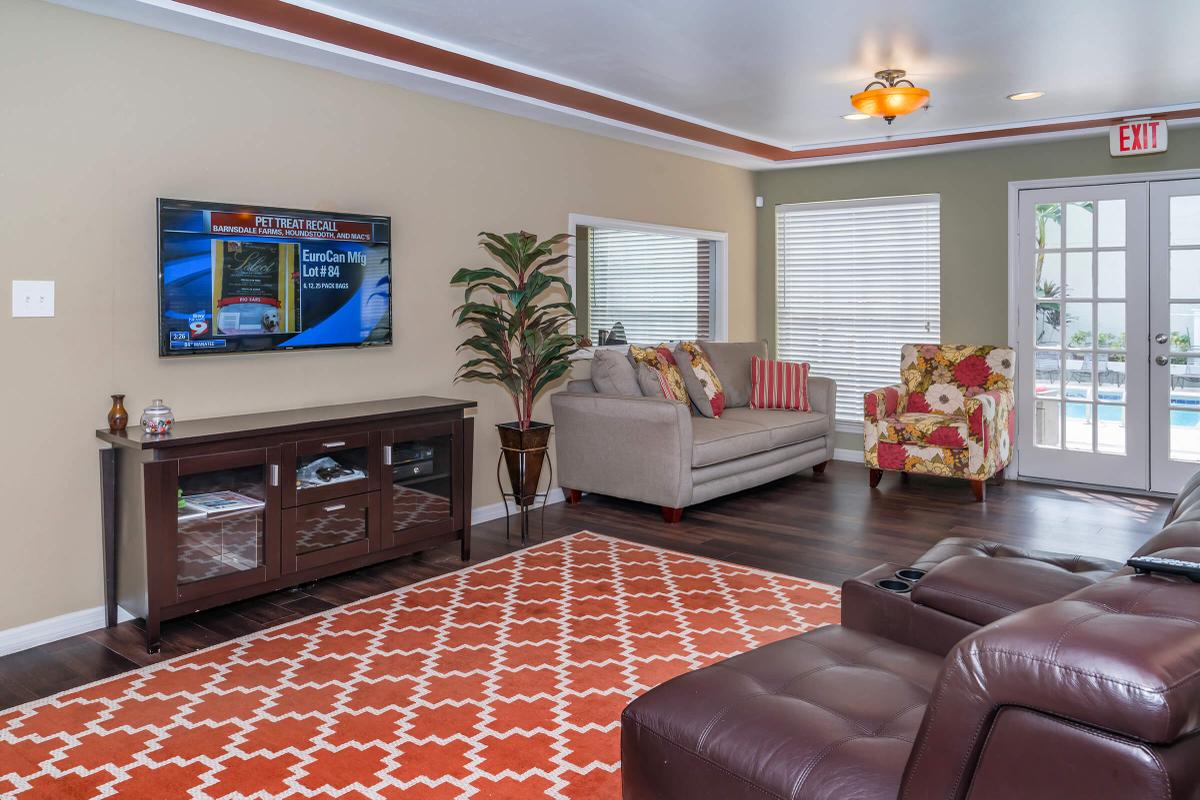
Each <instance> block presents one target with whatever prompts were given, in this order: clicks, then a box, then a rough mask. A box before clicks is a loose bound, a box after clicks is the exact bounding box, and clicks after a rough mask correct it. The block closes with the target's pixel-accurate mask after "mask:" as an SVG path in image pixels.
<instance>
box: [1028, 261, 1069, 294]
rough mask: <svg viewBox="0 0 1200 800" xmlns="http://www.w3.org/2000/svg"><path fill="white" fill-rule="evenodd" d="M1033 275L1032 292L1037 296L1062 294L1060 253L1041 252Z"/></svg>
mask: <svg viewBox="0 0 1200 800" xmlns="http://www.w3.org/2000/svg"><path fill="white" fill-rule="evenodd" d="M1036 273H1037V274H1036V275H1035V276H1034V287H1033V290H1034V293H1035V294H1036V295H1037V296H1038V297H1059V296H1061V294H1062V254H1061V253H1042V254H1040V255H1038V265H1037V270H1036Z"/></svg>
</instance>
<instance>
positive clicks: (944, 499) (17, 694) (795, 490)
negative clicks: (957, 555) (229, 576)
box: [0, 462, 1170, 708]
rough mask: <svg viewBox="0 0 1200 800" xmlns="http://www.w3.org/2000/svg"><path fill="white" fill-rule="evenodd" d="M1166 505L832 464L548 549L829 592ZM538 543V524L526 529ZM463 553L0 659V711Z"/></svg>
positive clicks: (1093, 539)
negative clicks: (635, 546) (973, 542)
mask: <svg viewBox="0 0 1200 800" xmlns="http://www.w3.org/2000/svg"><path fill="white" fill-rule="evenodd" d="M1169 505H1170V504H1169V503H1168V502H1167V501H1164V500H1159V499H1155V498H1149V497H1139V496H1131V495H1120V494H1112V493H1106V492H1096V491H1089V490H1083V489H1076V488H1066V487H1056V486H1046V485H1040V484H1034V483H1027V482H1020V481H1008V482H1007V483H1005V484H1003V485H992V486H989V487H988V494H987V503H985V504H978V503H974V502H972V495H971V491H970V488H969V487H968V486H967V484H966V483H965V482H963V481H953V480H948V479H937V478H924V477H912V478H909V479H907V480H902V479H901V478H900V477H899V476H897V475H894V474H890V473H889V474H887V475H885V476H884V478H883V482H882V483H881V484H880V486H879V488H878V489H870V488H868V486H867V470H866V469H865V468H864V467H862V466H861V465H857V464H849V463H844V462H835V463H833V464H830V465H829V468H828V469H827V470H826V472H825V474H824V475H823V476H819V477H818V476H814V475H813V473H812V471H811V470H806V471H804V472H803V473H800V474H798V475H794V476H792V477H790V478H785V479H783V480H780V481H776V482H775V483H772V484H769V485H767V486H763V487H759V488H757V489H752V490H749V491H746V492H742V493H740V494H737V495H734V496H732V497H726V498H722V499H719V500H714V501H711V502H708V503H704V504H702V505H698V506H694V507H692V508H689V509H687V511H686V513H685V514H684V518H683V522H681V523H679V524H676V525H668V524H666V523H665V522H663V521H662V518H661V517H660V515H659V510H658V509H657V508H654V507H650V506H644V505H640V504H638V503H630V502H625V501H622V500H614V499H611V498H604V497H595V496H584V499H583V502H582V503H581V504H579V505H566V504H565V503H564V504H558V505H553V506H549V507H548V508H547V509H546V516H545V536H546V538H547V539H549V538H553V537H556V536H563V535H566V534H568V533H574V532H575V531H579V530H584V529H587V530H592V531H595V532H597V533H604V534H608V535H611V536H617V537H621V538H623V539H628V540H631V541H636V542H643V543H645V544H651V545H656V546H658V547H664V548H668V549H672V550H680V551H684V552H688V553H694V554H696V555H702V556H708V557H710V558H717V559H721V560H725V561H732V562H736V563H739V564H745V565H748V566H752V567H759V568H762V569H768V570H774V571H776V572H783V573H787V574H790V575H797V576H800V577H804V578H811V579H814V580H818V581H824V582H826V583H831V584H838V583H841V581H843V580H844V579H846V578H849V577H852V576H854V575H857V574H859V573H861V572H864V571H866V570H867V569H870V568H871V567H873V566H875V565H876V564H878V563H880V562H883V561H892V562H896V563H901V564H905V563H909V562H910V561H912V560H913V559H914V558H915V557H916V556H918V555H920V554H921V553H923V552H924V551H925V550H926V549H927V548H928V547H929V546H930V545H932V544H934V543H935V542H937V541H938V540H940V539H942V538H945V537H947V536H974V537H980V538H987V539H992V540H995V541H1002V542H1008V543H1011V544H1015V545H1019V546H1024V547H1031V548H1039V549H1044V550H1057V551H1062V552H1071V553H1085V554H1089V555H1096V556H1102V557H1106V558H1112V559H1121V560H1123V559H1125V558H1127V557H1128V556H1129V554H1130V553H1132V552H1133V551H1134V550H1135V549H1136V548H1137V547H1138V546H1139V545H1140V544H1141V543H1142V542H1143V541H1145V540H1146V538H1147V537H1149V536H1150V535H1152V534H1153V533H1155V532H1156V531H1157V530H1158V528H1159V527H1160V526H1161V524H1162V520H1163V517H1164V516H1165V515H1166V512H1167V509H1168V508H1169ZM535 530H536V523H535ZM511 549H515V548H514V547H512V546H509V545H506V544H505V540H504V521H503V520H494V521H492V522H488V523H485V524H482V525H477V526H476V527H475V529H474V536H473V539H472V553H473V554H474V556H475V557H474V559H473V560H472V562H471V563H478V562H480V561H486V560H488V559H491V558H495V557H496V556H498V555H501V554H502V553H505V552H507V551H509V550H511ZM462 566H463V562H462V561H460V560H459V558H458V548H457V546H454V547H450V546H447V547H444V548H441V549H438V550H433V551H429V552H426V553H423V554H420V555H418V556H413V557H409V558H402V559H398V560H396V561H393V562H390V563H386V564H379V565H377V566H373V567H369V568H366V569H362V570H358V571H356V572H350V573H346V574H343V575H337V576H334V577H331V578H327V579H325V580H322V581H318V582H316V583H311V584H305V585H303V586H300V587H298V588H296V589H291V590H287V591H281V592H276V593H274V594H270V595H266V596H264V597H260V598H255V599H253V600H247V601H244V602H241V603H236V604H233V605H230V606H225V607H223V608H219V609H214V610H211V611H205V612H201V613H199V614H194V615H192V616H190V617H187V618H184V619H181V620H175V621H172V622H167V623H164V624H163V632H162V652H161V653H160V654H158V655H155V656H151V655H148V654H147V653H146V650H145V645H144V640H143V638H142V631H141V629H140V628H139V627H138V622H137V621H133V622H124V623H122V624H120V625H117V626H116V627H114V628H109V629H101V630H97V631H93V632H91V633H88V634H83V635H80V636H74V637H71V638H69V639H63V640H61V641H58V642H54V643H52V644H47V645H43V646H41V647H35V648H32V649H30V650H25V651H23V652H20V653H14V654H12V655H8V656H4V657H3V658H0V708H7V707H9V706H13V705H17V704H19V703H24V702H27V701H30V700H35V699H37V698H40V697H46V696H48V695H51V694H54V693H56V692H60V691H63V690H66V689H70V688H73V687H76V686H80V685H82V684H85V683H89V682H91V681H95V680H98V679H100V678H104V677H107V676H110V675H116V674H118V673H121V672H125V671H127V670H131V669H134V668H136V667H138V666H141V665H145V664H151V663H155V662H157V661H161V660H163V659H167V658H172V657H174V656H179V655H182V654H184V653H188V652H191V651H194V650H197V649H199V648H202V647H208V646H210V645H214V644H218V643H220V642H223V641H226V640H228V639H231V638H234V637H237V636H242V635H245V634H248V633H253V632H255V631H258V630H263V629H265V628H269V627H272V626H274V625H279V624H280V623H284V622H289V621H291V620H295V619H299V618H300V617H303V616H305V615H308V614H312V613H314V612H317V611H321V610H323V609H327V608H333V607H334V606H338V605H341V604H343V603H348V602H351V601H354V600H358V599H360V598H363V597H368V596H370V595H374V594H378V593H380V592H386V591H388V590H390V589H395V588H398V587H401V586H405V585H407V584H410V583H413V582H415V581H419V580H422V579H424V578H429V577H432V576H435V575H440V574H443V573H445V572H449V571H451V570H455V569H459V568H461V567H462Z"/></svg>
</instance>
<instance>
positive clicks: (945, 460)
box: [863, 344, 1016, 501]
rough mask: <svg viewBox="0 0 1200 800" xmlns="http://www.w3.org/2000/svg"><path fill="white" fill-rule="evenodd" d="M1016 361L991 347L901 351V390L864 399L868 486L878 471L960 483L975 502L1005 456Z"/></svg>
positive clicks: (1009, 440) (1010, 353) (906, 347)
mask: <svg viewBox="0 0 1200 800" xmlns="http://www.w3.org/2000/svg"><path fill="white" fill-rule="evenodd" d="M1015 360H1016V354H1015V353H1014V352H1013V350H1012V349H1011V348H1008V347H996V346H994V345H981V346H973V345H969V346H961V345H948V344H906V345H904V347H903V348H902V349H901V351H900V383H899V384H897V385H895V386H888V387H885V388H883V389H876V390H875V391H873V392H868V393H867V394H866V395H865V396H864V398H863V415H864V417H865V421H864V423H863V439H864V442H863V447H864V451H865V452H864V457H865V461H866V464H867V467H869V468H870V470H871V486H877V485H879V480H880V478H882V477H883V471H884V470H893V471H896V472H915V473H921V474H925V475H941V476H944V477H950V478H964V479H966V480H968V481H970V482H971V488H972V489H973V490H974V491H975V499H976V500H977V501H982V500H983V499H984V492H985V489H984V486H985V483H984V482H985V481H986V480H987V479H988V478H991V477H993V476H998V477H1000V478H1003V477H1004V468H1005V467H1006V466H1008V462H1009V460H1010V458H1011V455H1012V442H1013V430H1014V428H1013V423H1014V422H1015V420H1016V415H1015V410H1014V407H1013V403H1014V398H1013V374H1014V365H1015Z"/></svg>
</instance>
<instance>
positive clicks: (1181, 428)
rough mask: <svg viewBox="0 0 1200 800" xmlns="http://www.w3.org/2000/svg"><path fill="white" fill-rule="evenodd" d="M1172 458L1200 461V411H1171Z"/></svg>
mask: <svg viewBox="0 0 1200 800" xmlns="http://www.w3.org/2000/svg"><path fill="white" fill-rule="evenodd" d="M1171 458H1172V459H1174V460H1176V461H1200V411H1184V410H1178V409H1172V411H1171Z"/></svg>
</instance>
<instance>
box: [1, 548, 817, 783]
mask: <svg viewBox="0 0 1200 800" xmlns="http://www.w3.org/2000/svg"><path fill="white" fill-rule="evenodd" d="M838 617H839V596H838V591H837V590H836V589H834V588H833V587H830V586H825V585H823V584H818V583H814V582H812V581H807V580H802V579H800V578H791V577H787V576H783V575H776V574H772V573H769V572H763V571H760V570H755V569H750V568H748V567H741V566H737V565H734V564H727V563H723V562H718V561H711V560H708V559H703V558H698V557H695V556H690V555H684V554H681V553H675V552H670V551H666V550H660V549H657V548H653V547H647V546H644V545H638V544H633V543H630V542H625V541H621V540H618V539H613V538H609V537H607V536H601V535H599V534H595V533H588V532H582V533H577V534H573V535H571V536H567V537H565V538H562V539H555V540H553V541H550V542H546V543H545V544H541V545H537V546H535V547H531V548H528V549H526V550H522V551H519V552H516V553H512V554H508V555H504V556H501V557H499V558H496V559H494V560H492V561H487V562H484V563H482V564H478V565H475V566H472V567H468V568H465V569H462V570H458V571H456V572H452V573H449V574H446V575H442V576H439V577H436V578H432V579H429V580H426V581H423V582H421V583H418V584H413V585H411V586H406V587H404V588H401V589H397V590H395V591H392V592H389V593H387V594H382V595H378V596H376V597H372V598H368V599H366V600H362V601H358V602H355V603H352V604H350V605H346V606H342V607H340V608H336V609H330V610H328V611H324V612H321V613H319V614H316V615H314V616H311V617H307V618H305V619H302V620H299V621H297V622H292V623H289V624H286V625H282V626H280V627H277V628H272V629H270V630H267V631H262V632H259V633H255V634H252V635H250V636H247V637H244V638H242V639H238V640H234V641H230V642H226V643H224V644H220V645H216V646H214V647H211V648H208V649H207V650H203V651H199V652H197V653H193V654H191V655H188V656H184V657H180V658H176V659H173V660H171V661H167V662H163V663H161V664H156V665H154V666H152V667H148V668H144V669H141V670H137V671H134V672H129V673H125V674H123V675H120V676H117V677H115V678H112V679H108V680H105V681H101V682H99V683H96V684H92V685H91V686H88V687H85V688H83V689H77V690H72V691H70V692H65V693H63V694H60V695H57V696H55V697H51V698H47V699H45V700H41V701H38V702H35V703H30V704H28V705H26V706H22V707H19V708H15V709H11V710H9V711H6V712H3V713H0V796H3V797H5V798H20V800H34V799H35V798H36V800H50V799H51V798H53V800H76V799H78V800H85V798H107V797H117V798H131V799H133V800H141V798H145V799H146V800H176V798H180V799H183V798H187V799H188V800H197V799H203V798H227V799H230V800H231V799H233V798H237V799H238V800H248V799H250V798H260V799H262V800H276V799H279V800H300V798H340V799H341V800H466V799H467V798H473V799H474V800H501V799H504V800H516V799H517V798H521V800H526V799H527V798H540V797H548V798H558V800H585V799H591V798H606V799H607V798H619V797H620V775H619V769H620V746H619V744H620V716H621V710H622V709H623V708H624V707H625V705H626V704H627V703H628V702H629V701H630V700H632V699H633V698H634V697H636V696H638V695H639V694H641V693H642V692H645V691H646V690H648V689H650V688H651V687H653V686H655V685H657V684H659V683H662V682H663V681H665V680H667V679H668V678H671V677H673V676H675V675H678V674H680V673H683V672H686V671H689V670H693V669H697V668H699V667H703V666H705V665H707V664H711V663H712V662H714V661H717V660H720V659H723V658H726V657H728V656H731V655H735V654H737V653H741V652H744V651H746V650H749V649H751V648H753V647H756V646H758V645H761V644H764V643H766V642H771V641H774V640H776V639H780V638H783V637H786V636H791V635H793V634H796V633H800V632H803V631H806V630H809V629H811V628H813V627H817V626H820V625H826V624H829V623H834V622H837V621H838Z"/></svg>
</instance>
